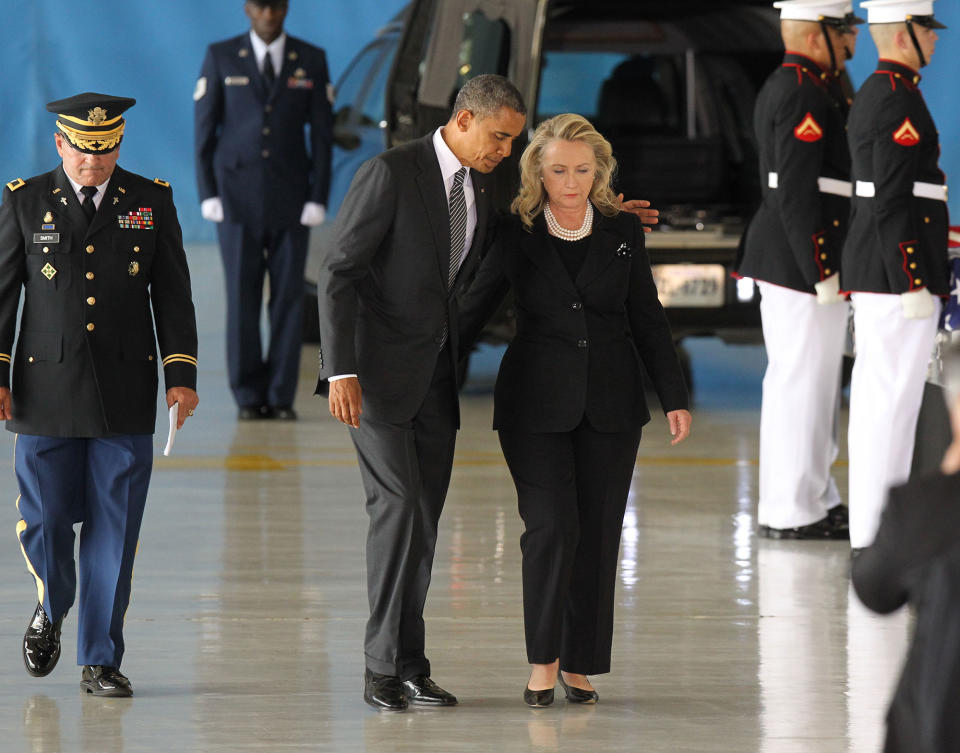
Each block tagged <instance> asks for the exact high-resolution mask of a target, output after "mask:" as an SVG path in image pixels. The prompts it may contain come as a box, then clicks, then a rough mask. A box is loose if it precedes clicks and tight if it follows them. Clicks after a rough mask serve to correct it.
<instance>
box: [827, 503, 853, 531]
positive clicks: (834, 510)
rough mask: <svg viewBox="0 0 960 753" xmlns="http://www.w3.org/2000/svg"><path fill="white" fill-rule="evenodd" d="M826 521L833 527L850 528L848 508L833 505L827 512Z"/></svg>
mask: <svg viewBox="0 0 960 753" xmlns="http://www.w3.org/2000/svg"><path fill="white" fill-rule="evenodd" d="M827 519H828V520H829V521H830V522H831V523H833V524H834V525H835V526H845V527H847V528H849V527H850V508H848V507H847V506H846V505H844V504H839V505H834V506H833V507H831V508H830V509H829V510H827Z"/></svg>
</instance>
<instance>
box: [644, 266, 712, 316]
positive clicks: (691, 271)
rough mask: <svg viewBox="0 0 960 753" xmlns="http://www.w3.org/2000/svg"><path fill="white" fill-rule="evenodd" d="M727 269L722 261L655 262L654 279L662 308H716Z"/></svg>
mask: <svg viewBox="0 0 960 753" xmlns="http://www.w3.org/2000/svg"><path fill="white" fill-rule="evenodd" d="M726 276H727V271H726V269H725V268H724V267H723V265H722V264H654V265H653V280H654V282H655V283H656V284H657V293H658V294H659V298H660V303H661V305H662V306H663V307H664V308H719V307H721V306H723V290H724V282H725V281H726Z"/></svg>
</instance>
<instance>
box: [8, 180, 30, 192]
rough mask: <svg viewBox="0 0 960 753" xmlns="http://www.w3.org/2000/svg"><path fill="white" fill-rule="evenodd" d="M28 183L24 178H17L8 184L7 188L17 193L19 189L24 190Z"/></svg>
mask: <svg viewBox="0 0 960 753" xmlns="http://www.w3.org/2000/svg"><path fill="white" fill-rule="evenodd" d="M26 184H27V183H26V181H25V180H24V179H23V178H17V179H16V180H11V181H10V182H9V183H7V188H9V189H10V190H11V191H16V190H17V189H18V188H23V187H24V186H25V185H26Z"/></svg>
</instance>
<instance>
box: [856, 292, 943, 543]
mask: <svg viewBox="0 0 960 753" xmlns="http://www.w3.org/2000/svg"><path fill="white" fill-rule="evenodd" d="M851 299H852V300H853V324H854V335H855V337H856V351H857V353H856V360H855V361H854V363H853V378H852V380H851V382H850V427H849V430H848V432H847V443H848V445H849V454H850V546H851V547H854V548H861V547H865V546H870V544H872V543H873V539H874V536H876V533H877V527H878V526H879V525H880V513H881V512H882V511H883V505H884V503H885V501H886V498H887V490H888V489H889V488H890V487H891V486H893V485H895V484H901V483H903V482H904V481H906V480H907V478H909V476H910V464H911V462H912V460H913V442H914V435H915V434H916V430H917V416H918V415H919V414H920V402H921V400H922V399H923V385H924V380H925V379H926V375H927V367H928V365H929V363H930V354H931V353H932V352H933V346H934V342H935V340H936V336H937V322H938V321H939V319H940V305H941V304H940V299H939V298H935V299H934V312H933V314H932V315H931V316H929V317H927V318H926V319H906V318H905V317H904V316H903V308H902V307H901V304H900V296H898V295H887V294H882V293H854V294H853V295H852V296H851Z"/></svg>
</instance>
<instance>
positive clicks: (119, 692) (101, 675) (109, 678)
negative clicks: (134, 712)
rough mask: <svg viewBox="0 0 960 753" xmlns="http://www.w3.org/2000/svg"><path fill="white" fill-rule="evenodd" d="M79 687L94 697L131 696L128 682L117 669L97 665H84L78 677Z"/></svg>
mask: <svg viewBox="0 0 960 753" xmlns="http://www.w3.org/2000/svg"><path fill="white" fill-rule="evenodd" d="M80 687H81V688H83V689H84V690H85V691H87V692H88V693H93V694H94V695H100V696H108V697H111V698H129V697H130V696H132V695H133V686H132V685H130V680H128V679H127V678H126V677H124V676H123V674H121V672H120V670H119V668H117V667H103V666H101V665H99V664H96V665H89V664H88V665H86V666H84V668H83V673H82V674H81V675H80Z"/></svg>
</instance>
